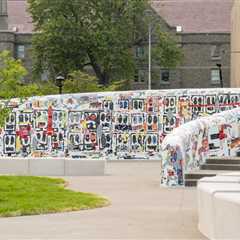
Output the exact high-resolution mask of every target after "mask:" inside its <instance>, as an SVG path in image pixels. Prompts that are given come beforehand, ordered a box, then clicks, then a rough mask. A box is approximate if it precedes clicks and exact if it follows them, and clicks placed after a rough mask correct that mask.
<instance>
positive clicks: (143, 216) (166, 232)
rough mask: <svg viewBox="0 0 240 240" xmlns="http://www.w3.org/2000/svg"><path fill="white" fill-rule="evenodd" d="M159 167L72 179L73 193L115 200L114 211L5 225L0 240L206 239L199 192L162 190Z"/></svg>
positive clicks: (116, 166) (1, 222)
mask: <svg viewBox="0 0 240 240" xmlns="http://www.w3.org/2000/svg"><path fill="white" fill-rule="evenodd" d="M159 168H160V163H159V162H148V163H146V162H136V163H135V162H134V163H132V162H130V163H129V162H111V163H109V164H108V166H107V173H108V176H104V177H66V179H67V180H68V181H69V183H70V185H69V186H70V188H72V189H75V190H79V191H86V192H95V193H99V194H102V195H104V196H107V197H108V198H109V199H111V202H112V205H111V206H110V207H106V208H102V209H95V210H89V211H81V212H74V213H64V214H51V215H42V216H29V217H17V218H1V219H0V239H4V240H7V239H14V240H15V239H16V240H17V239H22V240H23V239H24V240H27V239H35V240H40V239H51V240H53V239H54V240H55V239H61V240H63V239H64V240H73V239H74V240H75V239H83V240H87V239H99V240H100V239H101V240H105V239H126V240H127V239H128V240H135V239H136V240H139V239H144V240H150V239H168V240H170V239H184V240H187V239H189V240H194V239H206V238H205V237H203V236H202V235H201V234H200V233H199V231H198V230H197V207H196V206H197V203H196V199H197V198H196V190H195V189H194V188H188V189H166V188H161V187H160V186H159V180H160V176H159V174H160V172H159Z"/></svg>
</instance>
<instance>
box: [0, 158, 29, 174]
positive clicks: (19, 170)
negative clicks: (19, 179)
mask: <svg viewBox="0 0 240 240" xmlns="http://www.w3.org/2000/svg"><path fill="white" fill-rule="evenodd" d="M0 174H14V175H28V159H25V158H9V157H4V158H0Z"/></svg>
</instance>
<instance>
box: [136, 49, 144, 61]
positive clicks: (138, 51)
mask: <svg viewBox="0 0 240 240" xmlns="http://www.w3.org/2000/svg"><path fill="white" fill-rule="evenodd" d="M144 54H145V51H144V47H140V46H138V47H136V48H135V56H136V57H137V58H142V57H144Z"/></svg>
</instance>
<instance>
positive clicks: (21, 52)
mask: <svg viewBox="0 0 240 240" xmlns="http://www.w3.org/2000/svg"><path fill="white" fill-rule="evenodd" d="M17 58H19V59H24V58H25V46H24V45H18V46H17Z"/></svg>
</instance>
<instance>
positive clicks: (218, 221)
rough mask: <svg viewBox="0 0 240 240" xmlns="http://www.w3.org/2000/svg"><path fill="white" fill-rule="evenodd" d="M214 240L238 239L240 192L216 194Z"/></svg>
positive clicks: (239, 232) (239, 236)
mask: <svg viewBox="0 0 240 240" xmlns="http://www.w3.org/2000/svg"><path fill="white" fill-rule="evenodd" d="M214 208H215V216H214V218H215V219H214V223H215V229H216V234H215V239H231V240H233V239H236V240H237V239H238V240H239V239H240V231H239V223H240V192H232V193H229V192H228V193H216V194H215V197H214Z"/></svg>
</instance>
